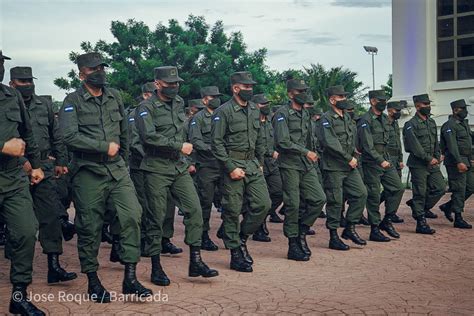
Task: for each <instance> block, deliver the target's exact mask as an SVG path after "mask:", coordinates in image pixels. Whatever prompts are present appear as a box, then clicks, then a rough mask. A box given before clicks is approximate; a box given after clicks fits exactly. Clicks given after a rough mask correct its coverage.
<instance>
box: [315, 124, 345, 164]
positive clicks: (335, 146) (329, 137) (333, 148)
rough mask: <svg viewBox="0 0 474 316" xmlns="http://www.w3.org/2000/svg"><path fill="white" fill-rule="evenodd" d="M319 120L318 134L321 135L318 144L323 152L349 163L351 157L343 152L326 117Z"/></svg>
mask: <svg viewBox="0 0 474 316" xmlns="http://www.w3.org/2000/svg"><path fill="white" fill-rule="evenodd" d="M321 120H322V121H321V125H320V127H319V134H320V135H321V139H320V142H321V145H322V147H323V148H324V151H327V152H328V153H329V154H331V155H333V156H335V157H336V158H339V159H342V160H344V161H347V162H348V163H349V162H350V161H351V160H352V158H353V157H352V156H351V155H349V154H348V153H346V152H345V151H344V150H343V148H342V145H341V143H340V142H339V139H338V138H337V136H336V132H335V131H334V127H333V126H332V123H331V122H330V121H329V120H328V119H327V118H326V117H324V118H322V119H321Z"/></svg>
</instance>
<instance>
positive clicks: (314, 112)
mask: <svg viewBox="0 0 474 316" xmlns="http://www.w3.org/2000/svg"><path fill="white" fill-rule="evenodd" d="M308 111H309V114H310V116H311V122H312V124H311V125H312V127H313V135H314V139H315V149H316V152H317V153H318V156H319V157H321V156H322V154H323V151H322V148H321V143H320V141H319V137H320V136H319V130H320V125H321V116H322V115H323V110H322V109H321V108H320V107H316V106H314V104H313V106H311V107H309V109H308ZM316 172H317V173H318V177H319V179H320V180H321V186H322V185H323V173H322V167H321V161H318V167H317V168H316ZM323 187H324V186H323ZM319 218H326V213H325V212H324V211H321V214H319ZM310 232H312V233H310ZM314 234H315V231H314V230H312V229H310V230H309V231H308V235H314Z"/></svg>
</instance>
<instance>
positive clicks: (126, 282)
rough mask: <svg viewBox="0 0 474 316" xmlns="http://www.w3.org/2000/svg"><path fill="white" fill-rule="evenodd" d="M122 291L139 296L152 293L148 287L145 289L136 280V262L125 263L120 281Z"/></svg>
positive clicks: (146, 295)
mask: <svg viewBox="0 0 474 316" xmlns="http://www.w3.org/2000/svg"><path fill="white" fill-rule="evenodd" d="M122 293H123V294H136V295H138V296H140V297H148V296H152V295H153V292H152V291H151V290H150V289H147V288H146V287H144V286H143V285H142V284H141V283H140V282H138V280H137V264H136V263H125V272H124V276H123V282H122Z"/></svg>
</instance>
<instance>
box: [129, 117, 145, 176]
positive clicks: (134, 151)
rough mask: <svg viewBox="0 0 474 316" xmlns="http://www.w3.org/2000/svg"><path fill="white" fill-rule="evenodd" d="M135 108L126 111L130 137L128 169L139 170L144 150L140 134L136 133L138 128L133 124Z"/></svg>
mask: <svg viewBox="0 0 474 316" xmlns="http://www.w3.org/2000/svg"><path fill="white" fill-rule="evenodd" d="M136 111H137V108H133V109H131V110H130V112H129V113H128V135H129V139H130V159H129V167H130V169H135V170H139V169H140V165H141V162H142V160H143V157H145V151H144V150H143V146H142V144H141V142H140V135H138V129H137V127H136V125H135V115H136Z"/></svg>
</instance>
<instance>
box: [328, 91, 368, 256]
mask: <svg viewBox="0 0 474 316" xmlns="http://www.w3.org/2000/svg"><path fill="white" fill-rule="evenodd" d="M327 96H328V99H329V104H330V109H329V111H327V112H326V113H324V114H323V117H322V118H321V127H320V135H321V139H320V142H321V146H322V149H323V156H322V158H321V161H322V167H323V180H324V181H323V183H324V189H325V192H326V197H327V204H326V214H327V220H326V227H327V228H328V229H329V234H330V240H329V248H330V249H334V250H349V246H348V245H346V244H345V243H344V242H343V241H342V240H341V239H340V238H339V235H338V234H337V228H338V227H339V222H340V217H341V207H342V203H343V197H344V196H346V197H347V200H348V204H349V208H348V210H347V216H346V220H347V223H348V225H347V227H346V228H345V229H344V231H343V233H342V237H343V238H345V239H351V240H352V241H353V242H354V243H356V244H358V245H365V244H367V242H366V241H365V240H363V239H362V238H360V236H359V235H358V234H357V232H356V230H355V226H354V225H355V224H357V223H358V222H359V220H360V217H361V215H362V211H363V210H364V207H365V203H366V200H367V189H366V188H365V185H364V182H363V181H362V177H361V175H360V172H359V170H357V165H358V161H357V159H356V158H355V155H356V149H355V141H356V126H355V124H354V121H353V120H352V119H351V117H350V116H349V114H347V113H346V112H345V111H344V108H345V107H346V104H347V102H345V100H346V96H347V92H345V91H344V87H343V86H333V87H329V88H328V90H327Z"/></svg>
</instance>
